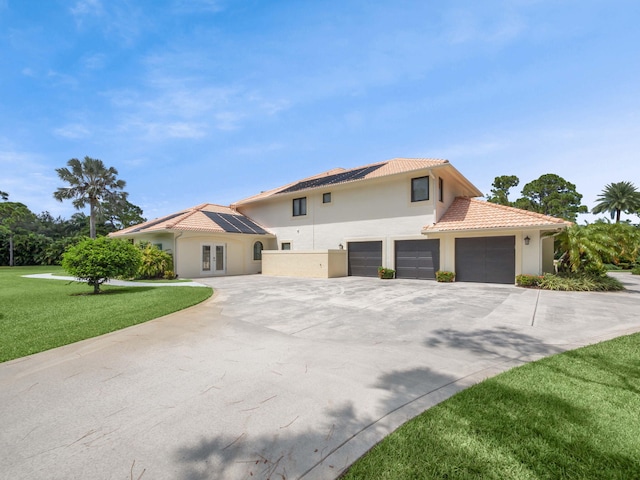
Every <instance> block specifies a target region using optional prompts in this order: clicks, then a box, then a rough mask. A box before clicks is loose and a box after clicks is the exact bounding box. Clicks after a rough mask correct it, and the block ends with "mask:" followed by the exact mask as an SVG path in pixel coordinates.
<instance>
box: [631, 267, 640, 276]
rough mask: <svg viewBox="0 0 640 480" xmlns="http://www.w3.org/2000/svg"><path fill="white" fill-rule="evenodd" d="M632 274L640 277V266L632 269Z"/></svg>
mask: <svg viewBox="0 0 640 480" xmlns="http://www.w3.org/2000/svg"><path fill="white" fill-rule="evenodd" d="M631 273H632V274H634V275H640V265H636V266H635V267H633V268H632V269H631Z"/></svg>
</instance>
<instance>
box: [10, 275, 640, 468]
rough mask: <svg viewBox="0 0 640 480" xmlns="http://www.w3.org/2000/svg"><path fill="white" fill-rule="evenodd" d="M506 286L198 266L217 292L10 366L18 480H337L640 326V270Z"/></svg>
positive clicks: (12, 457) (13, 446)
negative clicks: (590, 279) (540, 364)
mask: <svg viewBox="0 0 640 480" xmlns="http://www.w3.org/2000/svg"><path fill="white" fill-rule="evenodd" d="M619 278H620V279H621V280H622V281H623V282H624V283H625V285H626V287H627V290H626V291H624V292H616V293H565V292H548V291H537V290H528V289H521V288H516V287H512V286H504V285H483V284H469V283H453V284H439V283H435V282H431V281H417V280H416V281H414V280H379V279H372V278H356V277H347V278H338V279H329V280H324V279H322V280H312V279H295V278H276V277H265V276H259V275H255V276H241V277H220V278H211V279H199V281H200V282H202V283H206V284H209V285H211V286H212V287H213V288H214V289H215V292H216V293H215V295H214V297H212V298H211V299H210V300H209V301H207V302H206V303H204V304H201V305H199V306H196V307H193V308H191V309H188V310H185V311H182V312H178V313H175V314H172V315H168V316H166V317H162V318H160V319H157V320H153V321H150V322H147V323H145V324H141V325H137V326H134V327H130V328H127V329H124V330H121V331H118V332H113V333H110V334H107V335H103V336H101V337H98V338H94V339H89V340H85V341H82V342H78V343H76V344H73V345H68V346H65V347H61V348H57V349H54V350H50V351H47V352H43V353H40V354H37V355H32V356H29V357H25V358H22V359H17V360H14V361H10V362H6V363H3V364H0V409H1V410H0V472H2V477H3V478H11V479H30V480H33V479H87V478H99V479H143V480H144V479H161V480H162V479H188V480H197V479H217V478H230V479H235V478H252V479H253V478H256V479H267V478H270V479H293V478H304V479H334V478H336V477H337V476H338V475H339V474H340V473H341V472H343V471H344V470H345V469H346V468H347V467H348V466H349V465H350V464H351V463H352V462H353V461H355V460H356V459H357V458H358V457H359V456H361V455H362V454H363V453H365V452H366V451H367V450H368V449H369V448H371V447H372V446H373V445H374V444H376V443H377V442H378V441H380V440H381V439H382V438H383V437H384V436H385V435H387V434H388V433H390V432H392V431H393V430H395V429H396V428H397V427H398V426H400V425H401V424H402V423H404V422H405V421H407V420H408V419H410V418H412V417H414V416H415V415H417V414H419V413H420V412H422V411H423V410H425V409H427V408H429V407H431V406H433V405H435V404H437V403H439V402H440V401H442V400H444V399H446V398H448V397H450V396H451V395H452V394H454V393H456V392H458V391H460V390H461V389H463V388H466V387H468V386H470V385H472V384H474V383H477V382H479V381H481V380H483V379H484V378H487V377H490V376H493V375H495V374H497V373H499V372H502V371H504V370H507V369H509V368H512V367H514V366H517V365H520V364H522V363H524V362H529V361H532V360H535V359H538V358H541V357H544V356H547V355H551V354H554V353H557V352H561V351H564V350H567V349H572V348H576V347H579V346H582V345H586V344H590V343H595V342H598V341H601V340H605V339H609V338H612V337H616V336H619V335H623V334H627V333H632V332H636V331H640V319H639V318H638V315H637V312H638V306H639V305H640V279H639V278H638V277H634V276H631V275H628V274H621V275H619Z"/></svg>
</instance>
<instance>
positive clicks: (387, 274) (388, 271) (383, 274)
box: [378, 267, 396, 279]
mask: <svg viewBox="0 0 640 480" xmlns="http://www.w3.org/2000/svg"><path fill="white" fill-rule="evenodd" d="M395 275H396V271H395V270H394V269H392V268H384V267H378V277H380V278H387V279H389V278H394V277H395Z"/></svg>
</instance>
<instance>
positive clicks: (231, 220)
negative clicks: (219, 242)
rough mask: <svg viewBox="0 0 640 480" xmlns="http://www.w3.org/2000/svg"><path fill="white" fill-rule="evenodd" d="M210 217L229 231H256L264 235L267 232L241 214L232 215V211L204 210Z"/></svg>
mask: <svg viewBox="0 0 640 480" xmlns="http://www.w3.org/2000/svg"><path fill="white" fill-rule="evenodd" d="M202 213H204V214H205V215H206V216H207V217H208V218H209V219H211V220H213V221H214V222H216V223H217V224H218V225H220V227H222V229H223V230H224V231H225V232H227V233H255V234H258V235H264V234H266V233H267V231H266V230H265V229H263V228H262V227H260V226H259V225H257V224H256V223H254V222H252V221H251V220H249V219H248V218H247V217H244V216H241V215H232V214H230V213H216V212H202Z"/></svg>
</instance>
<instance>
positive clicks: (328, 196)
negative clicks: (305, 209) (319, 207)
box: [322, 192, 331, 203]
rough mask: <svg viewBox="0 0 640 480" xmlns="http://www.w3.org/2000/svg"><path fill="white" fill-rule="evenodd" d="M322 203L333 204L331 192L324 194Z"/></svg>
mask: <svg viewBox="0 0 640 480" xmlns="http://www.w3.org/2000/svg"><path fill="white" fill-rule="evenodd" d="M322 203H331V192H327V193H323V194H322Z"/></svg>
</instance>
